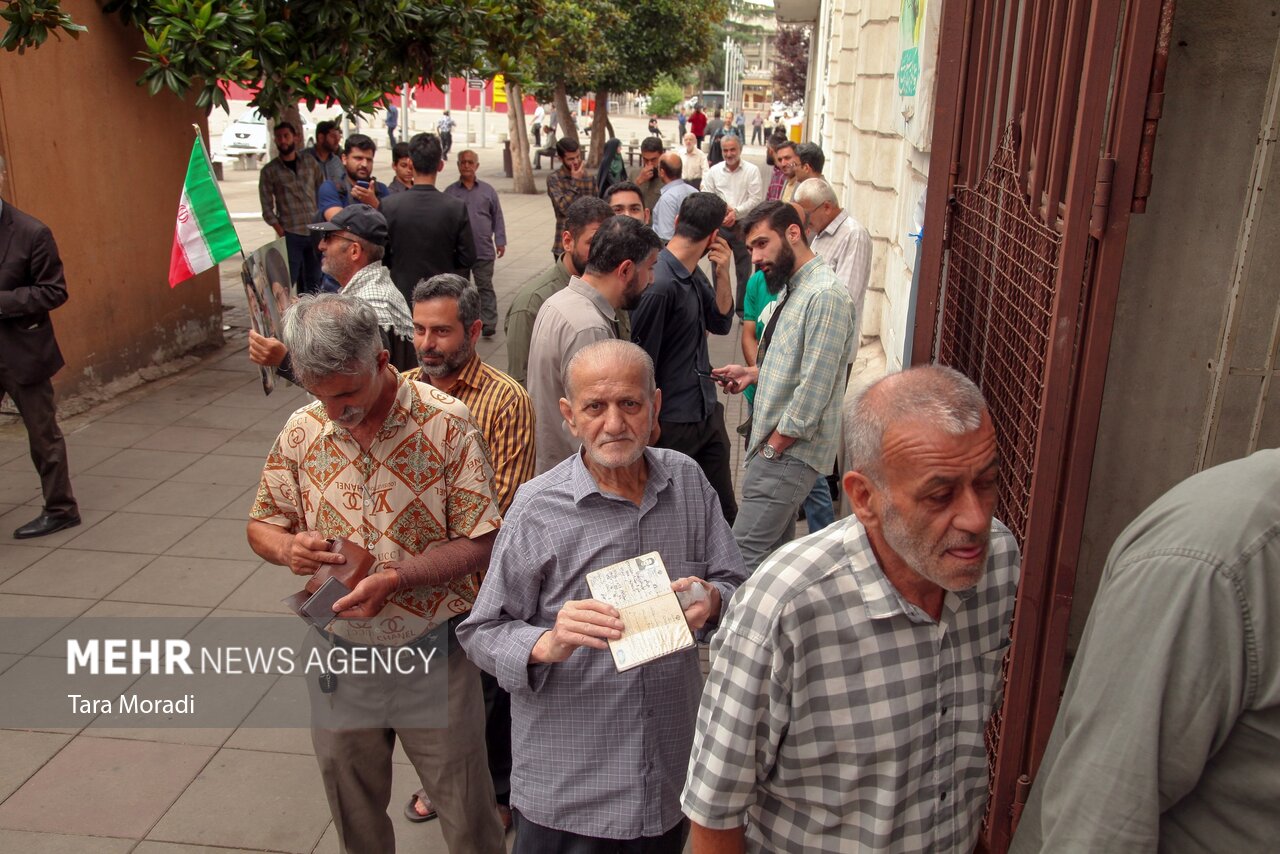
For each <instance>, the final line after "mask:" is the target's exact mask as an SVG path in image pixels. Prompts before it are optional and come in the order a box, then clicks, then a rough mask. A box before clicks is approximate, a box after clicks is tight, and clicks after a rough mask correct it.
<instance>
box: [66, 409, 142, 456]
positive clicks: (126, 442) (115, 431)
mask: <svg viewBox="0 0 1280 854" xmlns="http://www.w3.org/2000/svg"><path fill="white" fill-rule="evenodd" d="M104 417H105V416H104ZM159 429H160V425H158V424H132V423H128V422H124V421H101V420H99V421H94V422H93V423H91V424H88V425H86V426H84V427H81V428H80V429H79V430H77V431H75V432H74V433H72V434H70V435H69V436H67V442H68V444H71V443H74V444H75V445H101V446H103V447H107V448H127V447H129V446H130V445H132V444H133V443H134V442H137V441H140V440H142V439H145V438H146V437H148V436H150V435H151V434H152V433H154V432H156V431H157V430H159Z"/></svg>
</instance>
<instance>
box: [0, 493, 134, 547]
mask: <svg viewBox="0 0 1280 854" xmlns="http://www.w3.org/2000/svg"><path fill="white" fill-rule="evenodd" d="M72 487H73V488H74V487H75V484H74V483H73V484H72ZM39 515H40V507H39V505H37V506H34V507H28V506H23V507H15V508H13V509H12V510H10V511H9V512H8V513H6V514H4V515H3V516H0V537H7V536H9V534H10V533H12V531H13V529H14V528H17V527H20V526H22V525H25V524H27V523H28V522H30V521H31V520H32V519H34V518H36V517H37V516H39ZM110 515H111V512H110V511H108V510H95V509H91V508H87V507H82V508H81V509H80V524H79V525H76V526H75V527H74V528H65V529H63V530H61V531H59V532H58V533H56V534H48V535H46V536H43V537H33V538H31V539H29V540H22V543H23V545H26V544H27V543H30V544H32V545H35V544H37V543H38V544H39V546H40V548H58V547H59V546H62V545H65V544H66V543H69V542H71V541H72V540H74V539H75V538H76V537H78V536H80V535H81V534H83V533H85V532H87V531H89V530H91V529H92V528H93V527H94V526H95V525H97V524H98V523H99V522H101V521H102V520H103V519H105V518H107V517H108V516H110Z"/></svg>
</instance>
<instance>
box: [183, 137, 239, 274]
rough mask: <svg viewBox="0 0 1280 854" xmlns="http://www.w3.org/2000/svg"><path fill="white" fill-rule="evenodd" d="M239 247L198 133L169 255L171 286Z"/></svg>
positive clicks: (203, 269)
mask: <svg viewBox="0 0 1280 854" xmlns="http://www.w3.org/2000/svg"><path fill="white" fill-rule="evenodd" d="M239 251H241V250H240V238H238V237H236V229H235V226H233V225H232V224H231V215H230V214H229V213H227V205H226V203H225V202H223V201H222V191H221V190H219V189H218V182H217V181H216V180H215V179H214V177H213V166H212V164H210V163H209V155H208V154H206V153H205V150H204V143H203V142H202V141H201V139H200V137H199V135H197V136H196V141H195V143H194V144H193V145H192V146H191V160H190V161H189V162H188V163H187V180H186V181H185V182H184V183H183V185H182V199H181V200H179V202H178V223H177V227H176V228H175V229H174V232H173V252H172V254H170V256H169V287H171V288H173V287H177V285H178V283H179V282H185V281H186V280H187V279H190V278H191V277H192V276H194V275H196V274H197V273H203V272H204V271H205V270H208V269H209V268H211V267H213V266H214V265H215V264H217V263H218V262H219V261H221V260H223V259H224V258H228V257H230V256H232V255H234V254H236V253H237V252H239Z"/></svg>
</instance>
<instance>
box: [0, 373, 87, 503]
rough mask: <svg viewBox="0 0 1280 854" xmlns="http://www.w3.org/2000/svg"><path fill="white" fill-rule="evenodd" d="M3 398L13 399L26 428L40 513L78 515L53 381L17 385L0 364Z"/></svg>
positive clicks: (0, 396)
mask: <svg viewBox="0 0 1280 854" xmlns="http://www.w3.org/2000/svg"><path fill="white" fill-rule="evenodd" d="M5 395H8V396H9V397H11V398H13V402H14V405H15V406H17V407H18V414H19V415H21V416H22V423H23V424H25V425H26V427H27V443H28V444H29V445H30V447H31V462H33V463H35V466H36V473H37V474H39V475H40V489H41V491H42V492H43V493H44V512H46V513H48V514H49V515H51V516H77V515H79V513H80V509H79V507H78V506H77V505H76V498H75V496H74V495H72V493H71V468H70V466H69V465H68V464H67V443H66V441H65V440H64V439H63V438H62V430H61V429H59V428H58V409H57V407H56V406H54V403H53V382H52V381H51V380H44V381H43V382H38V383H32V384H30V385H19V384H18V383H17V382H15V381H14V379H13V378H12V377H11V376H10V375H9V373H8V371H6V370H4V367H3V366H2V365H0V400H3V399H4V396H5Z"/></svg>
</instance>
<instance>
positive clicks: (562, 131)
mask: <svg viewBox="0 0 1280 854" xmlns="http://www.w3.org/2000/svg"><path fill="white" fill-rule="evenodd" d="M555 103H556V138H557V139H571V140H573V141H574V142H577V141H578V119H577V116H576V113H575V112H574V111H573V110H571V109H569V93H568V92H567V91H565V88H564V83H563V82H560V83H557V84H556V95H555Z"/></svg>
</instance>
